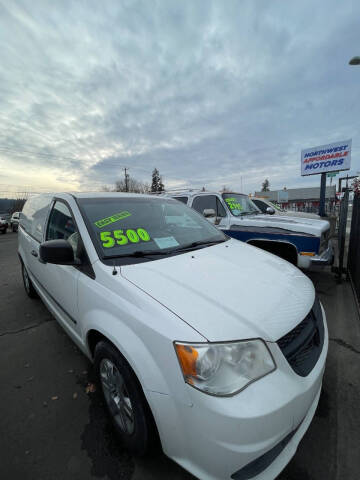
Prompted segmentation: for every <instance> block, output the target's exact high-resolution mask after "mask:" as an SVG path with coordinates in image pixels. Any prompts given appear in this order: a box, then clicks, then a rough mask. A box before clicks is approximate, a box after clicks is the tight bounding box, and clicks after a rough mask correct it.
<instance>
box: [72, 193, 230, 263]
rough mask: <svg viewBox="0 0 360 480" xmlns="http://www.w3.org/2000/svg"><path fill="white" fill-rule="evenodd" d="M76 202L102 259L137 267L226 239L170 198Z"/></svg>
mask: <svg viewBox="0 0 360 480" xmlns="http://www.w3.org/2000/svg"><path fill="white" fill-rule="evenodd" d="M77 202H78V205H79V207H80V209H81V211H82V214H83V217H84V219H85V222H86V224H87V228H88V230H89V232H90V235H91V237H92V240H93V242H94V244H95V247H96V249H97V251H98V253H100V256H101V257H102V258H103V259H104V260H116V259H117V260H119V259H120V260H121V262H120V263H121V264H128V263H138V261H144V260H143V259H149V260H156V259H157V258H163V257H164V256H167V255H174V254H178V253H184V252H186V251H190V250H194V249H197V248H203V247H206V246H210V245H213V244H216V243H221V242H224V241H226V240H227V237H226V236H225V235H224V234H223V233H222V232H221V231H219V230H217V229H216V228H215V227H214V226H213V225H211V223H210V222H208V221H207V220H205V219H204V218H203V217H202V216H201V215H199V214H198V213H197V212H195V211H194V210H192V209H190V208H188V207H186V206H185V205H183V204H182V203H181V202H178V201H177V200H173V199H171V198H164V197H153V198H151V197H145V196H144V197H143V196H140V195H139V196H135V195H134V196H125V195H124V196H122V195H121V194H119V197H114V196H111V197H110V196H109V197H108V198H79V199H77ZM129 259H130V260H129ZM136 259H137V260H136ZM141 259H142V260H141ZM118 263H119V262H116V264H118Z"/></svg>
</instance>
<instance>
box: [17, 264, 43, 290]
mask: <svg viewBox="0 0 360 480" xmlns="http://www.w3.org/2000/svg"><path fill="white" fill-rule="evenodd" d="M21 271H22V277H23V282H24V288H25V292H26V294H27V296H28V297H30V298H38V297H39V295H38V294H37V291H36V290H35V288H34V286H33V284H32V281H31V280H30V277H29V274H28V272H27V270H26V268H25V265H24V264H23V263H22V262H21Z"/></svg>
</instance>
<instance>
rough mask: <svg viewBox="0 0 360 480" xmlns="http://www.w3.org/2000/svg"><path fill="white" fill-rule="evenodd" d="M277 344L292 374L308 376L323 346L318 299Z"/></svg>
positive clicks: (322, 325) (322, 326)
mask: <svg viewBox="0 0 360 480" xmlns="http://www.w3.org/2000/svg"><path fill="white" fill-rule="evenodd" d="M277 344H278V346H279V347H280V350H281V351H282V353H283V354H284V356H285V358H286V360H287V361H288V362H289V364H290V366H291V367H292V369H293V370H294V372H296V373H297V374H298V375H300V376H302V377H306V376H307V375H309V373H310V372H311V370H312V369H313V368H314V366H315V364H316V362H317V361H318V358H319V357H320V354H321V351H322V347H323V344H324V322H323V318H322V311H321V306H320V302H319V299H318V298H316V299H315V302H314V305H313V307H312V309H311V310H310V312H309V313H308V315H307V316H306V317H305V319H304V320H303V321H302V322H301V323H299V324H298V325H297V326H296V327H295V328H293V329H292V330H291V331H290V332H289V333H287V334H286V335H284V336H283V337H281V338H280V339H279V340H278V341H277Z"/></svg>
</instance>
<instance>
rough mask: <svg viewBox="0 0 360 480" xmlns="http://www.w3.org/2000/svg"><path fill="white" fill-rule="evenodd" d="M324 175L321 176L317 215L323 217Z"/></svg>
mask: <svg viewBox="0 0 360 480" xmlns="http://www.w3.org/2000/svg"><path fill="white" fill-rule="evenodd" d="M325 192H326V173H325V172H323V173H322V174H321V183H320V205H319V215H320V217H325Z"/></svg>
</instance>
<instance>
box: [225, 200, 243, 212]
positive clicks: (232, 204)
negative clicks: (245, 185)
mask: <svg viewBox="0 0 360 480" xmlns="http://www.w3.org/2000/svg"><path fill="white" fill-rule="evenodd" d="M225 202H226V203H227V205H228V207H229V208H230V210H242V209H243V206H242V205H241V203H239V202H237V201H236V198H225Z"/></svg>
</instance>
